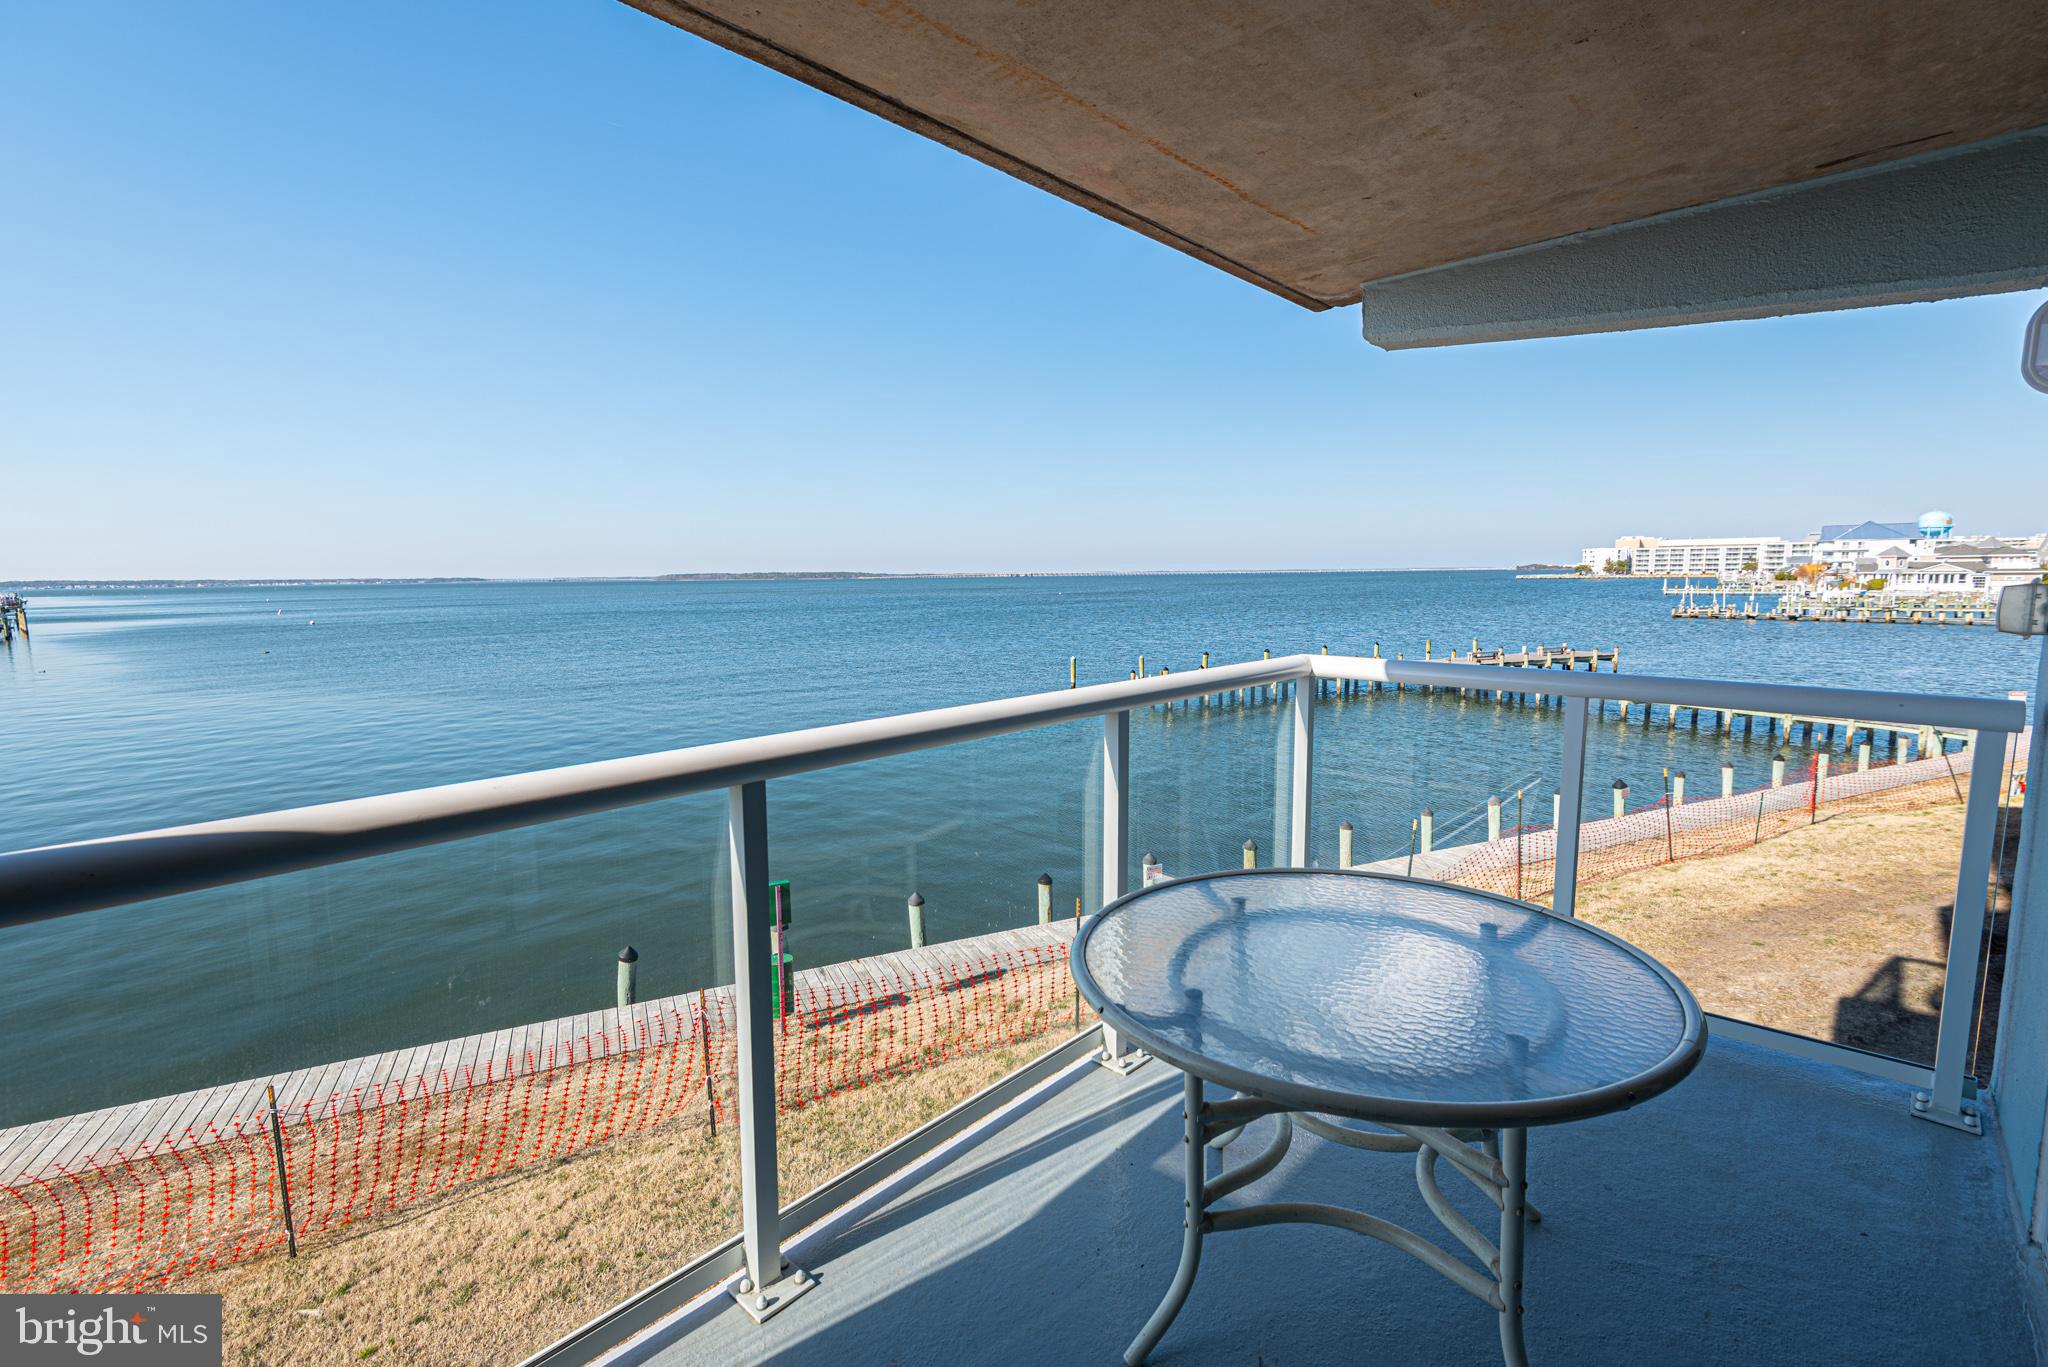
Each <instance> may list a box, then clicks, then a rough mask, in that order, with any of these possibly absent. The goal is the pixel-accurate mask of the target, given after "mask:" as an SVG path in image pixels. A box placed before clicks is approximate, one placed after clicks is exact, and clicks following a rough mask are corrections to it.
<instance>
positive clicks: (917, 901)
mask: <svg viewBox="0 0 2048 1367" xmlns="http://www.w3.org/2000/svg"><path fill="white" fill-rule="evenodd" d="M910 947H911V948H912V949H923V948H924V894H923V893H921V892H913V893H911V894H910Z"/></svg>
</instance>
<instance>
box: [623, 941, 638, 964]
mask: <svg viewBox="0 0 2048 1367" xmlns="http://www.w3.org/2000/svg"><path fill="white" fill-rule="evenodd" d="M619 962H620V963H622V964H637V963H639V962H640V951H639V950H637V949H635V948H633V946H631V945H627V946H626V947H625V948H624V949H622V950H620V951H619Z"/></svg>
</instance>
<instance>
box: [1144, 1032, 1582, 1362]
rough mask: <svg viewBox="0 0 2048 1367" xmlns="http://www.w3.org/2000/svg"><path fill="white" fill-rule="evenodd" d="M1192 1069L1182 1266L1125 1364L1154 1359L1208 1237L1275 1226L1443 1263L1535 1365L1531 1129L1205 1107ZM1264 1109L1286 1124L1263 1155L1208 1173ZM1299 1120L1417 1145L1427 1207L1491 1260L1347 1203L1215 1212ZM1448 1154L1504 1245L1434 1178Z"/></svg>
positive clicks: (1273, 1161)
mask: <svg viewBox="0 0 2048 1367" xmlns="http://www.w3.org/2000/svg"><path fill="white" fill-rule="evenodd" d="M1183 1076H1184V1077H1185V1079H1186V1096H1185V1100H1184V1102H1183V1106H1182V1111H1181V1116H1182V1121H1183V1125H1182V1134H1181V1156H1182V1161H1183V1164H1184V1171H1185V1176H1186V1182H1187V1193H1186V1195H1187V1199H1186V1201H1185V1202H1184V1204H1183V1209H1182V1230H1183V1237H1182V1241H1181V1252H1180V1266H1179V1267H1178V1268H1177V1269H1176V1270H1175V1272H1174V1274H1173V1284H1172V1285H1171V1286H1170V1287H1168V1288H1167V1291H1166V1298H1165V1299H1164V1300H1162V1301H1160V1303H1159V1308H1158V1309H1157V1310H1155V1311H1153V1312H1152V1318H1151V1319H1149V1320H1147V1321H1146V1322H1145V1327H1144V1328H1143V1329H1142V1330H1140V1331H1139V1332H1138V1337H1137V1338H1136V1339H1134V1340H1132V1342H1131V1346H1130V1348H1129V1349H1128V1350H1127V1351H1126V1352H1125V1353H1124V1361H1125V1362H1127V1363H1129V1364H1130V1367H1138V1364H1140V1363H1142V1362H1143V1361H1144V1360H1145V1358H1146V1356H1147V1355H1148V1354H1150V1353H1151V1351H1152V1349H1153V1348H1154V1347H1156V1346H1157V1345H1158V1343H1159V1340H1160V1339H1161V1338H1162V1337H1163V1336H1164V1335H1165V1333H1166V1331H1167V1329H1168V1328H1169V1327H1171V1326H1172V1324H1173V1321H1174V1317H1175V1316H1177V1315H1179V1314H1180V1310H1181V1307H1182V1306H1183V1305H1185V1304H1186V1303H1187V1298H1188V1292H1189V1291H1190V1290H1191V1289H1192V1288H1193V1287H1194V1284H1195V1273H1196V1271H1197V1270H1198V1269H1199V1268H1200V1266H1201V1262H1202V1240H1203V1238H1204V1236H1206V1235H1209V1234H1219V1233H1223V1232H1225V1231H1227V1230H1233V1229H1253V1228H1256V1227H1257V1226H1260V1225H1277V1224H1311V1225H1329V1226H1331V1227H1333V1228H1336V1229H1348V1230H1351V1231H1352V1232H1354V1233H1357V1234H1363V1235H1366V1236H1367V1237H1369V1238H1373V1239H1378V1240H1380V1241H1381V1242H1383V1243H1388V1244H1392V1245H1393V1246H1394V1247H1395V1248H1398V1249H1400V1250H1401V1251H1402V1252H1404V1253H1407V1254H1409V1255H1411V1256H1413V1257H1414V1258H1416V1259H1418V1260H1419V1261H1421V1262H1423V1263H1426V1264H1427V1265H1428V1266H1430V1267H1433V1268H1435V1269H1436V1270H1437V1271H1438V1272H1440V1273H1442V1274H1443V1275H1444V1276H1445V1277H1447V1278H1448V1279H1450V1281H1452V1282H1453V1283H1455V1284H1456V1285H1458V1286H1460V1287H1463V1288H1464V1289H1465V1290H1466V1291H1468V1292H1470V1293H1471V1294H1472V1295H1473V1296H1475V1297H1477V1298H1478V1299H1479V1300H1482V1301H1484V1302H1486V1304H1487V1305H1489V1306H1491V1307H1492V1308H1493V1310H1494V1312H1495V1314H1496V1315H1497V1316H1498V1318H1499V1321H1500V1350H1501V1358H1502V1360H1503V1361H1504V1362H1505V1363H1506V1364H1507V1367H1527V1363H1528V1361H1529V1358H1528V1353H1527V1351H1526V1350H1525V1349H1524V1347H1523V1345H1522V1264H1523V1256H1522V1243H1523V1235H1524V1232H1525V1231H1526V1229H1527V1227H1528V1225H1529V1224H1531V1223H1534V1222H1535V1221H1537V1220H1540V1219H1541V1218H1542V1217H1541V1215H1540V1214H1539V1213H1538V1212H1537V1211H1536V1209H1535V1208H1534V1207H1533V1206H1531V1205H1529V1202H1528V1190H1529V1181H1528V1131H1526V1130H1485V1131H1473V1130H1459V1131H1451V1130H1439V1129H1429V1128H1426V1127H1422V1126H1408V1125H1396V1126H1389V1127H1388V1129H1389V1130H1391V1131H1392V1133H1377V1132H1373V1131H1368V1130H1356V1129H1352V1128H1350V1127H1348V1126H1344V1125H1339V1124H1337V1123H1335V1122H1334V1121H1331V1120H1329V1119H1327V1118H1325V1117H1323V1116H1320V1115H1315V1114H1313V1113H1310V1112H1305V1111H1304V1112H1294V1111H1290V1110H1288V1109H1287V1108H1286V1107H1284V1106H1280V1105H1277V1104H1274V1103H1272V1102H1269V1101H1263V1100H1260V1099H1258V1098H1255V1097H1238V1098H1233V1099H1232V1100H1229V1101H1223V1102H1217V1103H1215V1104H1208V1103H1205V1101H1204V1100H1203V1091H1202V1080H1201V1079H1200V1078H1198V1077H1196V1076H1195V1075H1194V1074H1193V1073H1187V1074H1184V1075H1183ZM1265 1115H1277V1116H1278V1117H1279V1124H1280V1129H1279V1133H1278V1134H1276V1135H1275V1136H1274V1138H1273V1142H1272V1143H1271V1144H1269V1145H1267V1146H1266V1148H1265V1149H1264V1150H1262V1151H1261V1152H1260V1153H1259V1154H1257V1155H1256V1156H1254V1157H1252V1158H1249V1159H1246V1160H1245V1161H1244V1162H1242V1163H1240V1164H1238V1165H1237V1166H1236V1167H1234V1168H1231V1169H1229V1170H1228V1171H1226V1172H1223V1173H1220V1174H1219V1175H1217V1176H1216V1177H1215V1178H1213V1179H1212V1178H1210V1177H1209V1175H1208V1162H1207V1159H1206V1157H1205V1155H1206V1154H1207V1152H1208V1150H1209V1149H1211V1148H1220V1147H1222V1145H1224V1144H1227V1143H1229V1142H1230V1140H1232V1139H1234V1138H1235V1137H1236V1135H1237V1132H1238V1131H1240V1130H1242V1129H1243V1128H1244V1127H1245V1126H1246V1125H1248V1124H1250V1123H1251V1122H1252V1121H1253V1120H1256V1119H1258V1118H1259V1117H1261V1116H1265ZM1297 1123H1298V1124H1299V1125H1300V1126H1301V1127H1302V1128H1303V1129H1305V1130H1307V1131H1309V1132H1310V1133H1311V1134H1315V1135H1318V1136H1320V1137H1322V1138H1324V1139H1327V1140H1330V1141H1332V1142H1335V1143H1338V1144H1343V1145H1346V1146H1348V1147H1351V1148H1358V1149H1372V1150H1378V1151H1381V1152H1396V1153H1407V1152H1412V1153H1414V1155H1415V1184H1416V1186H1417V1187H1418V1188H1420V1189H1421V1192H1422V1199H1423V1201H1424V1203H1425V1204H1427V1205H1428V1207H1429V1209H1430V1211H1431V1213H1432V1214H1434V1215H1435V1216H1436V1218H1437V1220H1438V1221H1439V1222H1440V1223H1441V1224H1442V1225H1443V1227H1444V1229H1445V1230H1446V1231H1447V1232H1449V1233H1450V1234H1451V1235H1452V1236H1453V1237H1455V1238H1456V1239H1457V1240H1458V1242H1459V1243H1461V1244H1463V1245H1464V1246H1465V1248H1466V1249H1467V1250H1469V1251H1470V1252H1471V1253H1472V1255H1473V1256H1474V1257H1475V1258H1477V1259H1478V1260H1479V1261H1480V1263H1481V1264H1483V1265H1484V1270H1483V1271H1482V1270H1481V1269H1479V1268H1475V1267H1473V1266H1472V1265H1471V1264H1470V1263H1467V1262H1464V1261H1463V1260H1461V1259H1459V1258H1457V1257H1455V1256H1453V1255H1452V1254H1451V1253H1449V1252H1448V1251H1446V1250H1445V1249H1444V1248H1443V1247H1441V1246H1440V1245H1438V1244H1436V1243H1433V1242H1432V1241H1430V1240H1429V1239H1426V1238H1424V1237H1423V1236H1422V1235H1420V1234H1417V1233H1415V1232H1414V1231H1413V1230H1411V1229H1408V1228H1407V1227H1405V1226H1403V1225H1397V1224H1395V1223H1393V1222H1392V1221H1390V1220H1383V1219H1381V1218H1380V1217H1378V1216H1376V1215H1368V1214H1366V1213H1365V1212H1364V1211H1359V1210H1349V1209H1347V1208H1345V1207H1343V1206H1329V1205H1321V1204H1317V1203H1315V1202H1308V1201H1274V1202H1266V1203H1263V1204H1257V1205H1248V1206H1226V1207H1223V1208H1220V1209H1219V1208H1217V1207H1216V1206H1215V1203H1216V1202H1217V1201H1220V1200H1222V1199H1223V1198H1224V1197H1227V1196H1229V1195H1230V1194H1231V1193H1232V1192H1235V1191H1238V1190H1240V1189H1241V1188H1244V1187H1247V1186H1250V1185H1251V1184H1252V1183H1254V1182H1256V1181H1258V1180H1259V1179H1260V1178H1261V1177H1264V1176H1265V1175H1266V1174H1267V1173H1270V1172H1271V1171H1272V1170H1273V1169H1274V1168H1275V1167H1277V1166H1279V1163H1280V1160H1281V1159H1282V1158H1284V1157H1285V1156H1286V1154H1287V1149H1288V1146H1289V1145H1290V1144H1291V1143H1293V1141H1294V1127H1295V1125H1296V1124H1297ZM1440 1159H1441V1160H1443V1161H1445V1162H1448V1163H1449V1164H1450V1165H1451V1167H1452V1168H1453V1169H1454V1170H1455V1171H1457V1172H1458V1173H1459V1175H1461V1176H1463V1177H1464V1178H1466V1179H1467V1180H1468V1181H1470V1182H1471V1183H1472V1184H1473V1185H1474V1186H1475V1187H1477V1188H1478V1189H1479V1190H1480V1191H1481V1192H1483V1193H1485V1195H1486V1196H1487V1198H1488V1199H1489V1200H1491V1201H1492V1202H1493V1204H1494V1205H1495V1206H1496V1207H1497V1208H1498V1209H1499V1211H1500V1230H1499V1238H1498V1241H1497V1242H1496V1241H1495V1240H1492V1239H1489V1238H1487V1237H1486V1235H1485V1234H1484V1233H1482V1232H1481V1231H1480V1229H1479V1227H1478V1226H1476V1225H1474V1224H1473V1223H1472V1222H1471V1221H1470V1220H1468V1219H1466V1218H1465V1216H1464V1215H1463V1214H1462V1213H1461V1212H1459V1211H1458V1210H1457V1209H1456V1208H1455V1207H1454V1206H1452V1205H1451V1203H1450V1202H1449V1201H1448V1200H1446V1199H1445V1197H1444V1194H1443V1191H1442V1189H1441V1188H1440V1187H1439V1186H1438V1185H1437V1180H1436V1165H1437V1162H1438V1160H1440Z"/></svg>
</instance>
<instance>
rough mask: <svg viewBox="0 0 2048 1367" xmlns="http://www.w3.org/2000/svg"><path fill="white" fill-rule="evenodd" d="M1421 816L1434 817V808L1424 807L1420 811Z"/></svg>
mask: <svg viewBox="0 0 2048 1367" xmlns="http://www.w3.org/2000/svg"><path fill="white" fill-rule="evenodd" d="M1422 814H1423V815H1424V816H1435V815H1436V808H1434V807H1424V808H1423V809H1422Z"/></svg>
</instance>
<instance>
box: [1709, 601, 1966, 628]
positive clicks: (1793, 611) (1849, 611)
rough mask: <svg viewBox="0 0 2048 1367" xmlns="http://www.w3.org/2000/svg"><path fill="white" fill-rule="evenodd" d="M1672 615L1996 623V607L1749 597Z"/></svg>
mask: <svg viewBox="0 0 2048 1367" xmlns="http://www.w3.org/2000/svg"><path fill="white" fill-rule="evenodd" d="M1671 615H1672V617H1674V618H1676V619H1679V620H1681V621H1698V622H1854V623H1860V624H1865V625H1871V626H1916V627H1921V626H1924V627H1988V626H1995V625H1997V623H1998V609H1997V608H1988V607H1968V608H1903V607H1894V608H1855V607H1835V608H1831V607H1823V606H1818V605H1815V606H1810V607H1793V608H1786V607H1778V608H1770V609H1765V610H1759V609H1758V608H1757V606H1756V604H1755V603H1754V602H1753V601H1752V602H1750V603H1748V604H1746V605H1744V606H1742V607H1736V606H1735V605H1733V604H1708V605H1704V606H1702V605H1700V604H1692V605H1690V606H1683V607H1675V608H1673V609H1671Z"/></svg>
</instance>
